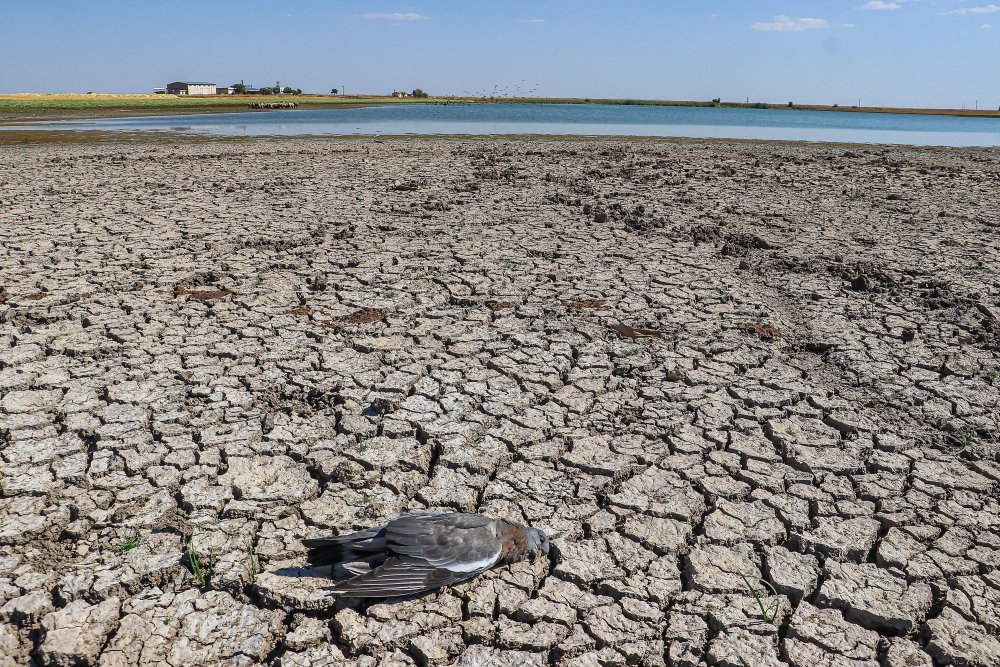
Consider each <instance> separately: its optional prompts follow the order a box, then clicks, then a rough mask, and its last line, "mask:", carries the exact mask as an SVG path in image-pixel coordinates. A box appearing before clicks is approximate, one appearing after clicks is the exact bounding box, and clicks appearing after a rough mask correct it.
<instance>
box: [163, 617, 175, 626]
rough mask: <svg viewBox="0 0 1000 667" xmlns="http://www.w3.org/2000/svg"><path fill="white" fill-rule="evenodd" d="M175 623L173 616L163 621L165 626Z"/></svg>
mask: <svg viewBox="0 0 1000 667" xmlns="http://www.w3.org/2000/svg"><path fill="white" fill-rule="evenodd" d="M173 622H174V617H173V616H167V617H166V618H165V619H163V624H164V625H170V624H171V623H173Z"/></svg>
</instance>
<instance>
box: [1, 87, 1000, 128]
mask: <svg viewBox="0 0 1000 667" xmlns="http://www.w3.org/2000/svg"><path fill="white" fill-rule="evenodd" d="M254 102H298V103H299V105H300V106H301V107H302V108H306V109H309V108H313V109H321V108H350V107H358V106H372V105H376V104H445V103H463V102H475V103H497V102H507V103H534V104H613V105H636V106H677V107H721V108H727V109H774V110H787V109H793V110H800V111H843V112H867V113H906V114H933V115H947V116H976V117H993V118H996V117H1000V111H994V110H972V109H906V108H895V107H858V106H825V105H816V104H794V105H791V106H789V105H788V104H767V103H762V102H751V103H742V102H711V101H709V102H705V101H697V100H689V101H685V100H637V99H599V98H582V97H570V98H555V97H541V98H540V97H518V98H493V97H491V98H463V97H427V98H412V97H404V98H397V97H388V96H345V95H339V96H334V95H220V96H208V97H188V96H176V95H102V94H86V95H80V94H64V95H41V94H38V95H35V94H19V95H0V122H2V121H7V122H16V121H19V120H38V119H43V120H45V119H48V120H57V119H66V118H96V117H107V116H134V115H145V114H163V113H170V114H174V113H212V112H216V113H218V112H227V111H228V112H233V111H244V110H246V109H247V106H248V105H249V104H252V103H254Z"/></svg>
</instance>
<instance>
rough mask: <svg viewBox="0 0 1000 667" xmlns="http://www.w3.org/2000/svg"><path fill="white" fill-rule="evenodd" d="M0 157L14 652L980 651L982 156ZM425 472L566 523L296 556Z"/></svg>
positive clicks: (399, 503)
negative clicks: (487, 542) (410, 561)
mask: <svg viewBox="0 0 1000 667" xmlns="http://www.w3.org/2000/svg"><path fill="white" fill-rule="evenodd" d="M0 173H2V174H3V177H2V180H0V666H3V667H7V666H8V665H11V666H13V665H22V664H28V662H29V660H32V659H33V660H36V661H37V662H38V664H100V665H139V664H143V665H144V664H162V663H164V662H169V663H170V664H176V665H180V664H184V665H200V664H204V665H210V664H220V663H222V664H241V665H243V664H245V665H251V664H281V665H310V664H331V665H332V664H338V665H339V664H347V665H364V666H366V667H367V666H373V665H448V664H456V663H457V664H459V665H465V666H471V665H492V664H510V665H550V664H556V665H596V664H600V665H625V664H647V665H658V664H669V665H698V664H705V663H707V664H710V665H770V664H789V665H796V666H798V665H810V666H813V665H859V666H860V665H872V666H874V665H887V666H891V667H903V666H904V665H905V666H916V665H932V664H934V665H949V664H955V665H977V666H987V665H990V666H993V665H998V664H1000V662H998V660H1000V659H998V656H1000V616H998V612H997V609H1000V592H998V591H1000V574H998V565H1000V503H998V501H997V495H996V491H997V487H998V483H1000V463H998V452H1000V443H998V439H997V431H998V421H1000V409H998V407H997V406H998V404H1000V321H998V320H1000V274H998V273H997V272H998V271H1000V240H998V239H1000V213H998V211H1000V152H998V151H990V150H960V149H909V148H886V147H857V146H856V147H843V146H823V145H779V144H767V143H749V142H725V141H715V142H699V141H655V140H642V141H627V140H573V139H566V140H545V139H531V140H528V139H485V138H483V139H475V138H469V139H454V138H451V139H449V138H439V139H407V140H391V139H390V140H375V139H370V138H368V139H336V140H323V139H282V140H276V139H272V140H241V141H194V140H174V139H170V138H165V139H163V140H161V141H158V142H156V143H144V142H124V141H122V142H119V141H115V140H111V141H106V142H102V143H97V144H88V143H65V144H62V143H44V142H43V143H32V144H26V145H11V144H0ZM423 508H443V509H454V510H463V511H481V512H485V513H489V514H492V515H495V516H499V517H505V518H510V519H514V520H518V521H524V522H528V523H530V524H532V525H535V526H537V527H540V528H543V529H545V530H546V531H547V532H548V533H549V535H550V536H552V543H553V550H552V554H551V558H550V559H549V560H548V561H539V562H537V563H534V564H530V563H523V564H521V565H518V566H514V567H511V568H506V569H503V570H498V571H495V572H491V573H488V574H487V575H484V576H482V577H480V578H479V579H477V580H475V581H474V582H471V583H467V584H462V585H460V586H456V587H454V588H451V589H447V590H444V591H441V592H438V593H434V594H431V595H427V596H424V597H421V598H417V599H411V600H405V601H401V602H397V603H394V604H388V603H381V602H375V603H373V602H364V603H357V602H354V601H343V600H342V601H337V600H335V599H334V598H332V597H330V596H329V595H327V594H326V593H325V592H324V590H323V588H324V586H326V585H327V583H328V582H327V581H326V580H325V579H323V578H322V576H316V575H322V574H323V573H322V572H310V571H305V570H302V569H301V568H302V567H303V566H304V565H305V560H304V550H303V549H302V547H301V546H300V543H299V540H300V539H301V538H302V537H312V536H317V535H323V534H329V533H332V532H335V531H341V532H342V531H345V530H348V529H351V528H355V527H359V526H367V525H372V524H373V523H377V522H379V521H382V520H384V519H386V518H388V517H390V516H392V515H393V514H395V513H397V512H399V511H401V510H406V509H423ZM195 563H197V567H195V566H194V565H195ZM199 573H200V576H199ZM761 580H763V581H766V582H767V583H766V584H764V583H761ZM751 589H752V590H751Z"/></svg>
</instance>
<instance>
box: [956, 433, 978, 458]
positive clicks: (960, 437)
mask: <svg viewBox="0 0 1000 667" xmlns="http://www.w3.org/2000/svg"><path fill="white" fill-rule="evenodd" d="M951 437H952V439H953V440H954V441H955V444H957V445H959V446H960V448H959V450H958V453H959V455H961V454H964V453H965V451H966V450H967V449H969V447H971V446H972V445H973V443H974V442H975V441H974V440H973V439H972V432H971V431H958V432H957V433H955V434H954V435H953V436H951Z"/></svg>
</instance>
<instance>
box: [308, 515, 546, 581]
mask: <svg viewBox="0 0 1000 667" xmlns="http://www.w3.org/2000/svg"><path fill="white" fill-rule="evenodd" d="M302 544H303V545H305V547H306V548H307V549H309V553H308V559H309V562H310V564H312V565H333V566H334V572H336V571H337V570H338V568H342V569H343V570H346V571H347V572H349V573H350V574H352V575H354V576H352V577H350V578H349V579H346V580H344V581H341V582H339V583H337V584H336V585H335V586H334V588H333V589H332V590H333V592H334V593H338V594H340V595H343V596H345V597H356V598H361V597H369V598H371V597H379V598H381V597H395V596H399V595H413V594H415V593H423V592H424V591H429V590H432V589H435V588H440V587H442V586H449V585H452V584H457V583H460V582H462V581H468V580H469V579H472V578H473V577H476V576H477V575H479V574H482V573H483V572H485V571H486V570H488V569H490V568H492V567H497V566H502V565H510V564H511V563H516V562H517V561H521V560H525V559H528V558H530V559H532V560H534V559H536V558H538V557H540V556H542V555H548V553H549V538H548V537H546V535H545V533H543V532H542V531H541V530H539V529H537V528H530V527H528V526H523V525H521V524H518V523H511V522H509V521H504V520H502V519H493V518H490V517H487V516H482V515H479V514H466V513H460V512H449V513H440V512H411V513H408V514H402V515H400V516H398V517H395V518H394V519H391V520H390V521H389V522H388V523H387V524H385V525H384V526H375V527H373V528H368V529H366V530H362V531H358V532H356V533H350V534H347V535H338V536H337V537H328V538H319V539H309V540H302Z"/></svg>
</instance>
